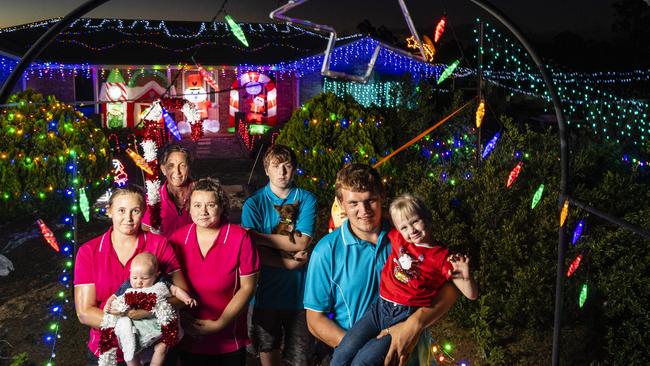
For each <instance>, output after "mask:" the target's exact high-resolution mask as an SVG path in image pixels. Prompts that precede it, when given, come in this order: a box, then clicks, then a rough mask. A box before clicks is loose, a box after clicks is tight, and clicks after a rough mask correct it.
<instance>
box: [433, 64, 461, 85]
mask: <svg viewBox="0 0 650 366" xmlns="http://www.w3.org/2000/svg"><path fill="white" fill-rule="evenodd" d="M458 65H460V60H456V61H454V62H453V63H452V64H451V65H449V66H448V67H447V68H446V69H445V71H443V72H442V74H441V75H440V77H439V78H438V85H439V84H440V83H442V82H443V81H445V79H447V78H448V77H450V76H451V74H452V73H453V72H454V70H456V68H457V67H458Z"/></svg>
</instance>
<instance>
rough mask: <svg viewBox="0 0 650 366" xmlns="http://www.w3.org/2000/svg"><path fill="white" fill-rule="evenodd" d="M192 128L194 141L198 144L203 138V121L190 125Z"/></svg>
mask: <svg viewBox="0 0 650 366" xmlns="http://www.w3.org/2000/svg"><path fill="white" fill-rule="evenodd" d="M190 125H191V126H192V141H194V142H197V141H199V140H200V139H201V137H203V121H196V122H194V123H190Z"/></svg>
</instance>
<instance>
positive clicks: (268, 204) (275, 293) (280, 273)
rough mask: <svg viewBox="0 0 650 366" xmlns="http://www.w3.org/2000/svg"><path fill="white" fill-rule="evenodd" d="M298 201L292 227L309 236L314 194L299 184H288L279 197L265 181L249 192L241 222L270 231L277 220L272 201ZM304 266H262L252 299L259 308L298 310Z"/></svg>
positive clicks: (315, 212) (303, 279)
mask: <svg viewBox="0 0 650 366" xmlns="http://www.w3.org/2000/svg"><path fill="white" fill-rule="evenodd" d="M296 202H299V205H298V219H297V220H296V224H295V229H296V230H298V231H300V232H301V233H302V235H307V236H310V237H313V235H314V226H315V225H316V215H317V211H316V209H317V207H316V197H315V196H314V195H313V194H312V193H311V192H309V191H306V190H304V189H302V188H296V187H293V188H291V191H289V194H288V195H287V197H286V198H280V197H278V196H276V195H275V193H273V191H271V187H270V186H269V185H268V184H267V185H266V186H265V187H264V188H262V189H260V190H258V191H257V192H255V193H253V194H252V195H251V196H250V197H248V199H246V201H245V202H244V206H243V208H242V215H241V226H243V227H245V228H248V229H252V230H255V231H257V232H259V233H263V234H271V232H272V231H273V228H275V227H276V226H277V225H278V223H279V222H280V215H279V214H278V211H277V210H276V209H275V207H273V205H284V204H292V203H296ZM305 275H306V269H305V267H302V268H299V269H295V270H288V269H284V268H278V267H272V266H264V265H263V266H262V267H261V270H260V279H259V282H258V285H257V292H256V293H255V299H254V300H253V303H254V304H255V307H258V308H263V309H281V310H302V309H303V292H304V288H305Z"/></svg>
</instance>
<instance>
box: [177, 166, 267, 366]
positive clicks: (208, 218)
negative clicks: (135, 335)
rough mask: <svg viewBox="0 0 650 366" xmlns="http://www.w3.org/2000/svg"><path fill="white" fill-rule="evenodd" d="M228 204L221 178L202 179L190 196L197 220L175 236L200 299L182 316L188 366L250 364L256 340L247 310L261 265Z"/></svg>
mask: <svg viewBox="0 0 650 366" xmlns="http://www.w3.org/2000/svg"><path fill="white" fill-rule="evenodd" d="M228 208H229V202H228V196H227V195H226V193H225V192H224V191H223V188H222V187H221V184H219V181H218V180H216V179H212V178H203V179H200V180H198V181H197V182H196V183H194V186H193V188H192V194H191V196H190V215H191V217H192V222H193V223H192V224H190V225H187V226H184V227H182V228H180V229H178V230H177V231H176V232H174V234H172V236H171V237H170V242H171V243H172V245H173V247H174V249H175V251H176V254H177V256H178V259H179V262H180V265H181V268H182V271H183V274H184V275H185V276H186V277H187V279H188V286H189V289H190V293H191V294H192V296H194V298H195V299H196V301H197V303H198V306H196V307H195V308H193V309H190V310H188V313H189V315H188V316H186V317H184V318H183V321H182V325H183V329H184V330H185V332H186V337H185V338H184V341H182V342H181V344H180V345H179V349H180V359H181V362H182V364H183V365H198V366H201V365H237V366H243V365H245V363H246V346H247V345H248V344H249V343H250V340H249V339H248V331H247V326H246V313H247V308H248V302H249V301H250V299H251V297H252V296H253V293H254V291H255V287H256V285H257V277H258V272H259V265H260V264H259V258H258V254H257V251H256V250H255V248H254V246H253V245H252V244H251V239H250V237H249V235H248V233H247V231H246V230H244V229H243V228H242V227H241V226H239V225H235V224H231V223H229V222H228V220H227V217H228Z"/></svg>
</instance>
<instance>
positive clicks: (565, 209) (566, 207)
mask: <svg viewBox="0 0 650 366" xmlns="http://www.w3.org/2000/svg"><path fill="white" fill-rule="evenodd" d="M568 214H569V200H566V201H564V205H563V206H562V211H561V212H560V226H564V222H565V221H566V217H567V215H568Z"/></svg>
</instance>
